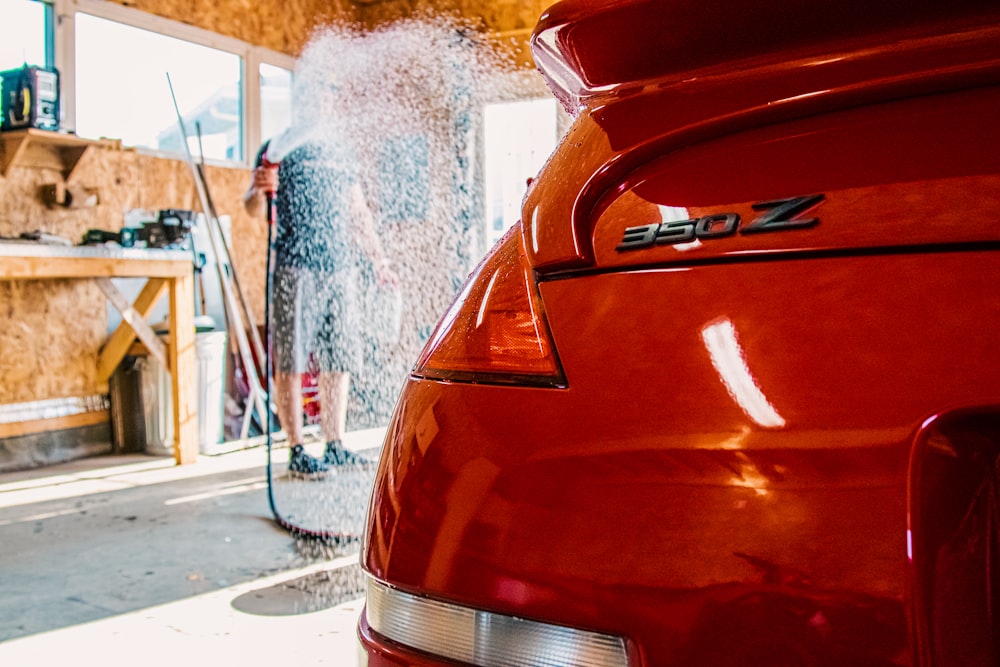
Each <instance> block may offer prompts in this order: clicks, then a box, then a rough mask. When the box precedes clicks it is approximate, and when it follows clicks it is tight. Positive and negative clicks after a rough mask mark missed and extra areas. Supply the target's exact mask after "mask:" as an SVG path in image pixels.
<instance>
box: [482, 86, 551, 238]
mask: <svg viewBox="0 0 1000 667" xmlns="http://www.w3.org/2000/svg"><path fill="white" fill-rule="evenodd" d="M484 113H485V117H484V124H485V133H486V141H485V151H486V168H485V171H486V174H485V179H486V247H487V248H489V247H492V246H493V244H494V243H496V241H497V240H498V239H499V238H500V237H501V236H503V235H504V232H506V231H507V230H508V229H509V228H510V226H511V225H513V224H514V223H515V222H517V220H518V219H519V218H520V217H521V201H522V200H523V199H524V192H525V189H526V188H527V184H528V179H529V178H533V177H534V176H535V174H537V173H538V170H539V169H541V167H542V165H543V164H544V163H545V160H547V159H548V157H549V155H550V154H551V153H552V151H553V150H555V147H556V140H557V139H558V127H557V126H558V122H557V121H558V107H557V106H556V101H555V100H554V99H543V100H527V101H520V102H504V103H500V104H490V105H488V106H487V107H486V109H485V112H484Z"/></svg>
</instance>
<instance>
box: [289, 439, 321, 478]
mask: <svg viewBox="0 0 1000 667" xmlns="http://www.w3.org/2000/svg"><path fill="white" fill-rule="evenodd" d="M327 472H329V467H328V466H327V464H326V463H324V462H323V461H320V460H319V459H318V458H316V457H315V456H311V455H310V454H308V453H306V449H305V447H303V446H302V445H294V446H293V447H292V451H291V453H290V454H289V457H288V474H289V475H291V476H292V477H308V478H312V479H319V478H321V477H324V476H325V475H326V474H327Z"/></svg>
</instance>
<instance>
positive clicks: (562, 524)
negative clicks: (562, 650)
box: [360, 0, 1000, 667]
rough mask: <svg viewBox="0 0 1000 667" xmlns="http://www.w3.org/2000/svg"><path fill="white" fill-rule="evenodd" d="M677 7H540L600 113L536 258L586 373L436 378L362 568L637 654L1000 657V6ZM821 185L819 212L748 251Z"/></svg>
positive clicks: (566, 176)
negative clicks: (698, 224) (766, 218)
mask: <svg viewBox="0 0 1000 667" xmlns="http://www.w3.org/2000/svg"><path fill="white" fill-rule="evenodd" d="M869 4H870V3H869ZM666 5H667V3H663V2H654V1H652V0H650V1H649V2H612V3H606V4H601V5H595V4H593V3H583V2H566V3H562V4H560V5H557V6H556V7H554V8H553V9H552V10H551V11H550V12H548V13H547V14H546V15H545V16H544V17H543V18H542V21H541V23H540V26H539V28H538V30H537V31H536V38H535V45H536V55H537V56H538V62H539V63H540V65H541V66H542V67H543V68H545V71H546V73H547V75H548V76H549V79H550V81H551V82H552V84H553V87H554V92H555V93H556V95H557V96H559V97H560V99H562V100H563V101H564V102H566V103H567V104H568V105H569V106H570V107H572V108H574V109H575V108H577V105H582V108H581V109H580V110H579V115H578V117H577V120H576V121H575V124H574V126H573V128H572V129H571V130H570V132H569V134H568V135H567V137H566V138H565V139H564V140H563V142H562V143H561V145H560V146H559V148H557V150H556V153H555V154H554V156H553V157H552V159H551V160H550V161H549V163H548V165H547V166H546V168H545V169H544V170H543V171H542V172H541V173H540V174H539V176H538V178H536V179H535V180H534V182H533V184H532V186H531V189H530V191H529V195H528V197H527V198H526V200H525V204H524V209H523V210H524V223H523V226H522V229H521V238H520V240H519V242H520V248H521V253H522V254H523V256H524V258H525V260H524V261H527V262H528V264H529V265H530V266H531V267H532V268H533V269H534V272H535V276H536V278H537V286H536V288H537V291H538V295H539V297H540V303H541V304H542V305H543V307H544V308H543V312H544V315H545V320H546V324H547V327H548V330H549V331H550V332H551V339H552V341H553V343H554V347H555V350H556V352H557V354H558V358H559V361H560V363H561V368H562V370H563V372H564V375H565V379H566V383H567V387H566V388H564V389H553V388H536V387H526V386H516V385H514V386H511V385H506V386H504V385H495V384H487V383H476V382H466V383H458V382H454V383H449V382H439V381H432V380H427V379H420V378H417V377H413V378H411V379H410V380H409V381H408V383H407V385H406V386H405V387H404V389H403V392H402V395H401V397H400V401H399V404H398V408H397V410H396V413H395V415H394V416H393V419H392V422H391V424H390V426H389V430H388V433H387V437H386V442H385V446H384V449H383V453H382V457H381V460H380V464H379V471H378V474H377V477H376V482H375V488H374V492H373V496H372V504H371V507H370V512H369V520H368V526H367V532H366V538H365V543H364V545H363V553H362V562H363V565H364V567H365V569H366V570H367V571H368V572H369V573H370V574H371V575H372V576H373V577H376V578H378V579H380V580H382V581H385V582H387V583H389V584H391V585H393V586H396V587H399V588H401V589H403V590H406V591H409V592H411V593H415V594H418V595H426V596H429V597H432V598H436V599H440V600H444V601H449V602H451V603H454V604H459V605H465V606H468V607H471V608H474V609H483V610H489V611H493V612H497V613H503V614H508V615H514V616H518V617H523V618H530V619H536V620H539V621H543V622H548V623H554V624H560V625H566V626H571V627H576V628H581V629H586V630H592V631H596V632H601V633H607V634H612V635H618V636H621V637H623V638H625V639H626V641H627V644H628V648H629V658H630V664H632V665H644V666H646V665H652V666H661V665H684V666H692V665H695V666H700V665H704V666H706V667H708V666H710V665H711V666H715V665H734V666H735V665H778V664H780V665H844V666H848V665H850V666H852V667H853V666H856V665H866V666H868V665H886V666H888V665H925V666H926V665H939V664H961V665H990V664H996V662H997V659H998V657H1000V656H998V653H997V650H998V649H997V646H998V638H1000V629H998V628H997V627H995V625H994V621H992V619H991V617H990V615H989V611H988V610H989V608H990V605H991V604H996V603H998V602H1000V599H998V598H1000V595H998V594H997V593H996V591H997V590H998V589H1000V580H998V578H997V574H996V572H998V571H1000V570H998V569H997V567H998V566H1000V564H998V563H996V562H995V561H993V560H991V558H995V556H994V555H993V554H995V553H996V552H995V550H994V549H995V548H996V547H997V546H1000V545H997V543H996V542H995V539H996V537H995V536H996V534H997V529H998V525H997V512H996V511H995V510H996V507H997V502H998V501H1000V477H998V473H997V461H998V458H1000V346H997V344H996V341H997V340H998V339H1000V286H998V283H997V280H998V277H1000V224H998V223H997V215H998V211H1000V150H998V149H1000V130H998V129H997V127H996V121H995V119H996V118H998V117H1000V87H998V82H1000V39H998V37H1000V8H998V9H994V8H993V7H990V6H988V5H987V4H986V3H973V2H968V3H957V4H952V5H948V6H947V7H945V6H943V5H942V6H941V7H938V6H936V5H935V6H934V7H930V6H927V7H923V8H917V9H916V10H914V11H909V9H910V5H909V3H895V4H893V3H889V4H888V5H886V8H884V9H885V11H884V12H877V13H876V15H875V16H874V18H872V19H871V20H870V21H867V22H865V23H864V24H863V25H862V24H861V17H862V14H863V9H862V8H863V6H867V5H863V4H862V3H860V2H855V1H854V0H850V1H848V2H838V3H800V2H756V3H746V5H747V6H745V7H734V6H733V5H734V3H728V2H727V3H705V2H701V3H692V2H683V1H681V2H676V3H670V6H671V7H674V6H676V8H678V9H677V11H676V12H674V11H672V10H669V11H668V10H666V9H665V6H666ZM890 5H892V6H890ZM762 8H763V9H762ZM810 8H816V10H815V11H816V13H815V14H814V15H812V16H813V19H815V20H810V21H805V19H806V17H807V16H809V12H810V11H812V10H811V9H810ZM836 8H841V9H842V10H843V16H839V15H838V16H836V17H834V14H833V13H831V12H834V11H835V9H836ZM786 9H787V15H784V14H783V11H784V10H786ZM682 10H683V11H682ZM665 16H666V17H667V18H664V17H665ZM782 16H784V18H782ZM684 17H687V18H684ZM767 17H771V18H772V19H773V20H774V21H777V25H774V24H773V23H768V22H766V21H765V20H764V19H765V18H767ZM834 18H836V20H834ZM672 20H677V21H679V22H680V23H679V27H678V29H677V30H674V31H672V32H671V33H670V39H669V40H664V34H663V33H662V31H661V30H659V29H657V27H658V26H660V27H662V26H664V23H663V22H664V21H667V22H668V23H669V22H670V21H672ZM713 21H715V22H714V23H713ZM824 21H826V23H824ZM601 25H604V26H605V27H606V28H607V29H606V30H604V31H601V30H596V29H595V28H594V27H595V26H601ZM615 26H617V27H615ZM630 26H635V27H636V31H635V33H634V35H633V37H634V39H632V40H631V41H628V40H626V41H627V44H625V42H623V40H624V39H625V37H626V36H628V35H630V33H628V29H629V27H630ZM713 26H714V28H713ZM734 26H740V27H742V30H741V31H739V35H737V36H735V37H734V39H735V42H736V45H737V46H740V47H741V49H743V50H740V49H736V48H735V47H733V48H732V49H730V46H731V45H729V46H727V45H725V44H724V45H723V51H722V53H721V54H720V53H716V54H714V55H709V56H704V55H703V56H697V57H696V56H694V55H691V54H689V53H688V51H687V50H688V49H693V48H694V47H696V46H698V45H699V44H701V43H703V40H704V38H705V36H706V35H712V34H714V29H715V28H718V29H719V30H721V31H722V32H723V33H726V31H727V30H729V31H732V30H735V28H734ZM758 26H760V27H761V30H763V31H764V33H763V34H764V36H765V37H768V39H764V40H760V41H758V40H759V36H758V37H754V36H753V35H754V34H755V31H756V30H757V28H758ZM788 31H792V32H793V33H794V34H791V35H788ZM796 31H802V32H801V34H800V33H799V32H796ZM782 35H786V36H788V37H789V40H788V41H786V42H783V43H782V44H775V43H774V40H775V39H777V37H779V36H782ZM720 41H723V42H724V41H725V40H721V38H720ZM727 44H728V43H727ZM616 47H621V48H622V50H621V51H619V50H616ZM668 47H669V48H668ZM663 49H666V52H664V51H663ZM675 54H681V55H683V56H684V57H682V58H681V59H680V60H679V61H678V62H679V64H672V63H671V61H670V60H669V58H668V56H670V55H675ZM736 54H746V58H745V59H734V58H735V57H736ZM654 55H656V56H657V57H659V56H662V59H663V61H664V63H663V64H661V63H660V61H659V60H658V59H657V58H654V57H653V56H654ZM684 58H689V59H688V60H685V59H684ZM699 58H701V59H699ZM654 61H655V62H654ZM807 195H822V198H820V199H817V200H816V201H815V202H814V203H812V204H811V205H810V206H809V207H808V209H806V210H802V211H798V212H796V213H795V215H794V216H791V217H792V219H794V220H805V219H810V220H811V219H815V223H813V224H809V225H796V226H790V227H788V228H781V229H776V230H774V231H767V232H763V233H757V234H746V233H743V230H744V229H745V228H746V227H747V226H749V225H751V224H752V223H753V221H754V220H755V219H756V218H758V217H759V216H761V215H762V214H765V213H766V212H767V211H769V210H773V207H774V205H773V201H774V200H784V199H788V198H793V197H799V196H807ZM762 202H772V204H770V205H767V206H760V204H761V203H762ZM755 204H756V205H757V206H756V207H755ZM711 216H723V217H721V218H715V219H716V220H717V222H714V223H711V224H708V223H706V224H705V225H704V226H703V227H702V232H704V233H703V234H702V236H701V238H697V239H694V240H685V242H684V243H655V242H653V243H651V244H649V245H646V246H641V247H638V248H634V249H629V250H625V251H622V250H619V249H618V246H619V245H621V244H622V240H623V235H624V233H625V230H626V229H627V228H630V227H635V226H642V225H663V224H667V223H670V222H672V221H681V222H682V223H683V221H686V220H690V221H695V220H699V219H702V218H705V217H711ZM725 216H735V217H733V218H728V217H725ZM720 221H721V222H720ZM727 225H728V226H727ZM694 226H695V225H694V223H692V228H693V227H694ZM730 227H731V228H730ZM720 230H721V231H720ZM713 232H715V233H713ZM722 232H725V233H722ZM664 240H666V239H664ZM480 292H482V291H481V290H480ZM989 540H994V541H993V542H992V543H990V544H991V545H992V546H991V547H990V548H986V546H985V545H986V543H987V542H989ZM970 545H971V546H970ZM990 595H992V596H993V597H992V599H991V598H990V597H989V596H990ZM959 630H961V632H959ZM360 634H361V638H362V643H363V645H364V646H365V647H366V650H367V652H368V655H369V664H370V665H379V666H383V665H385V666H390V665H391V666H396V665H421V666H423V665H439V664H447V663H446V661H443V660H440V659H435V658H434V657H433V656H426V655H419V654H417V653H414V652H413V651H410V650H408V649H406V647H403V646H398V645H394V644H393V643H392V642H391V641H389V640H387V639H386V638H384V637H381V636H380V635H378V633H376V632H374V631H372V630H371V628H370V627H368V625H367V621H366V619H365V618H364V617H363V618H362V623H361V627H360ZM957 637H960V638H961V641H957V640H956V638H957Z"/></svg>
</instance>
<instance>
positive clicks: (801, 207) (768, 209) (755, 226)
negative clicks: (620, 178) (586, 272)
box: [615, 195, 824, 251]
mask: <svg viewBox="0 0 1000 667" xmlns="http://www.w3.org/2000/svg"><path fill="white" fill-rule="evenodd" d="M823 198H824V195H809V196H808V197H792V198H791V199H775V200H773V201H762V202H757V203H756V204H753V206H752V208H753V210H755V211H762V213H761V214H760V215H759V216H757V217H756V218H754V219H753V220H752V221H751V222H750V224H748V225H746V226H745V227H742V228H741V227H740V216H739V214H737V213H716V214H714V215H706V216H704V217H701V218H692V219H690V220H677V221H673V222H660V223H653V224H651V225H640V226H639V227H627V228H626V229H625V235H624V236H623V237H622V242H621V245H619V246H618V247H617V248H615V250H618V251H625V250H638V249H640V248H648V247H650V246H653V245H666V244H673V243H688V242H690V241H694V240H695V239H718V238H722V237H723V236H731V235H732V234H735V233H736V231H737V230H739V232H740V234H757V233H759V232H775V231H779V230H783V229H801V228H802V227H812V226H814V225H816V224H817V223H818V222H819V218H800V217H798V216H799V215H801V214H802V213H805V212H806V211H808V210H809V209H811V208H812V207H814V206H816V205H817V204H819V203H820V202H821V201H823Z"/></svg>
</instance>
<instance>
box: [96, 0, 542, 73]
mask: <svg viewBox="0 0 1000 667" xmlns="http://www.w3.org/2000/svg"><path fill="white" fill-rule="evenodd" d="M113 1H114V2H117V3H119V4H122V5H126V6H128V7H132V8H135V9H138V10H140V11H144V12H148V13H150V14H156V15H157V16H162V17H164V18H169V19H172V20H175V21H181V22H183V23H190V24H192V25H196V26H198V27H200V28H205V29H206V30H211V31H212V32H216V33H219V34H222V35H226V36H227V37H234V38H236V39H241V40H243V41H245V42H249V43H251V44H256V45H258V46H265V47H267V48H269V49H273V50H275V51H280V52H282V53H288V54H290V55H298V54H299V53H300V52H301V50H302V46H303V45H304V44H305V43H306V41H307V40H308V38H309V36H310V35H311V34H312V32H313V30H315V28H317V27H318V26H321V25H323V24H324V23H327V22H330V21H346V22H350V23H354V24H358V25H362V26H365V27H368V28H373V27H376V26H378V25H380V24H383V23H388V22H390V21H394V20H396V19H400V18H405V17H408V16H412V15H414V14H426V13H447V14H450V15H456V16H462V17H465V18H466V19H468V20H470V21H471V22H472V23H473V24H474V25H476V26H477V27H479V28H481V29H482V30H484V31H486V32H490V33H497V34H499V35H500V36H502V37H503V38H505V39H509V40H510V41H511V42H512V45H513V47H514V48H515V49H516V50H518V51H519V52H520V53H521V54H523V55H524V56H525V58H526V57H527V55H526V54H527V49H526V45H527V39H528V34H529V33H530V31H531V29H532V28H533V27H534V25H535V23H536V22H537V20H538V17H539V16H541V14H542V12H543V11H544V10H545V8H546V7H548V6H549V5H551V4H552V3H553V2H554V0H434V1H432V2H428V1H427V0H281V1H280V2H277V1H274V0H261V1H259V2H258V1H257V0H217V1H213V2H208V1H207V0H113ZM523 62H526V60H524V61H523Z"/></svg>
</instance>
